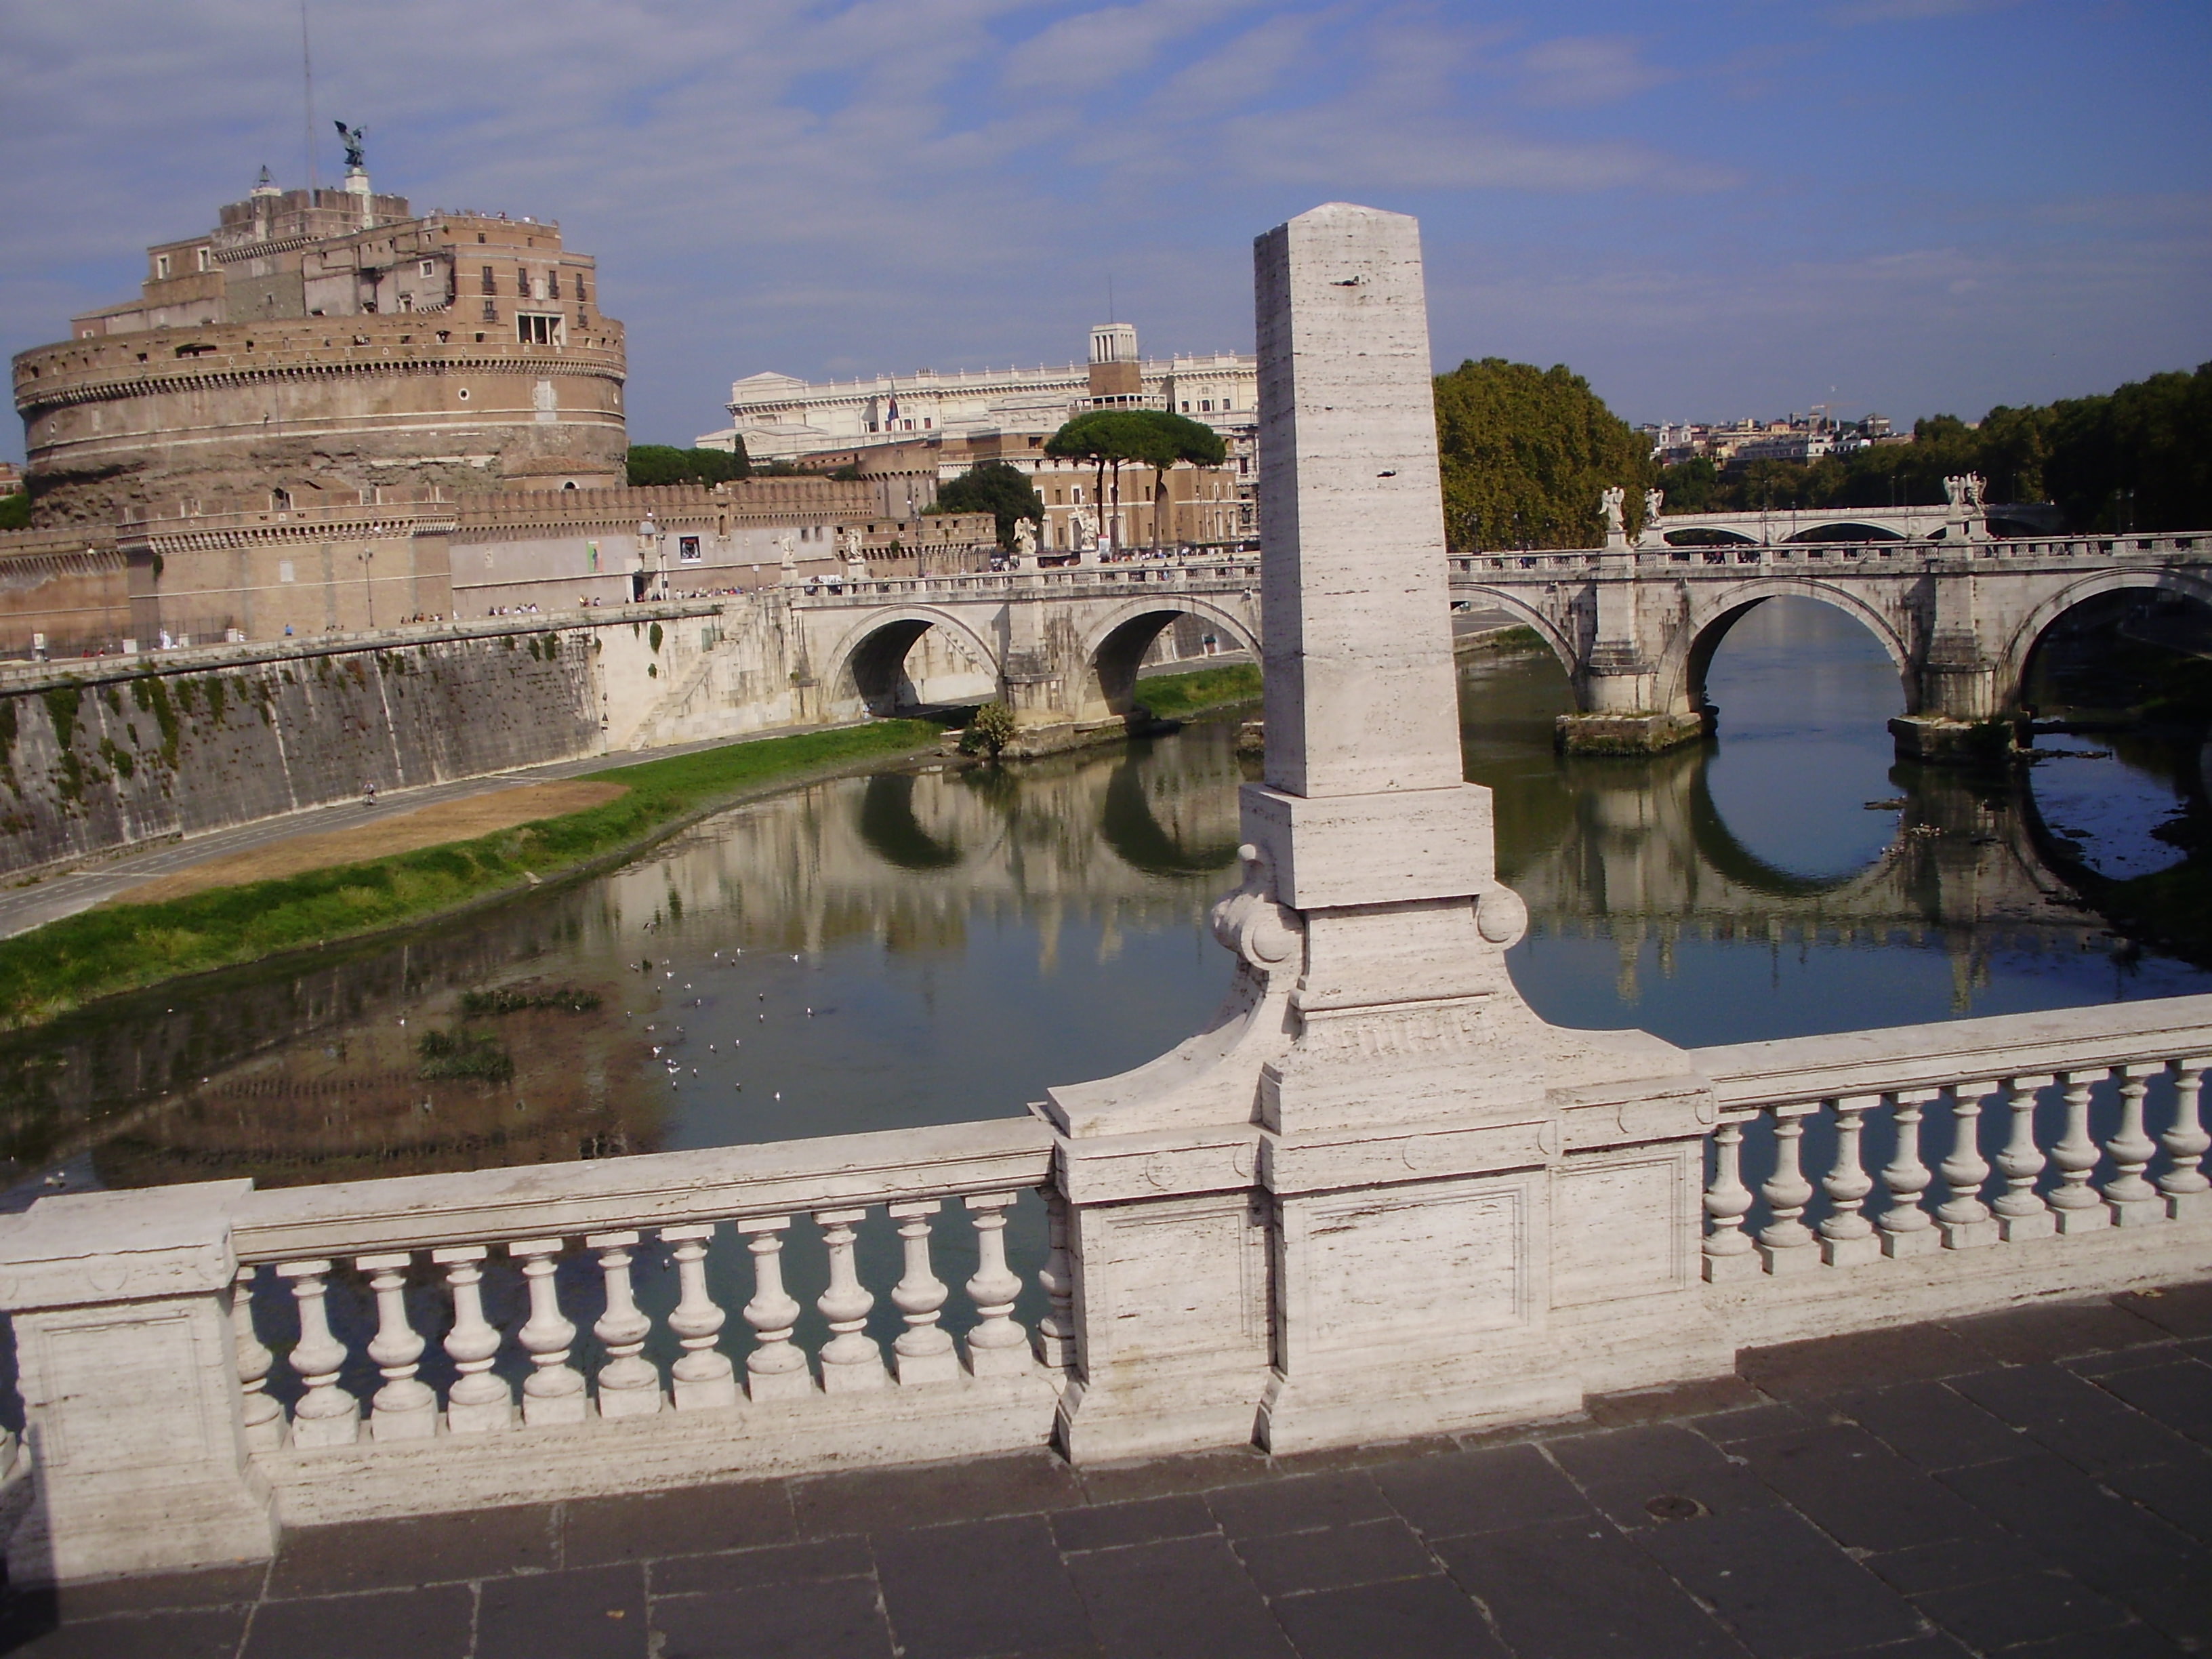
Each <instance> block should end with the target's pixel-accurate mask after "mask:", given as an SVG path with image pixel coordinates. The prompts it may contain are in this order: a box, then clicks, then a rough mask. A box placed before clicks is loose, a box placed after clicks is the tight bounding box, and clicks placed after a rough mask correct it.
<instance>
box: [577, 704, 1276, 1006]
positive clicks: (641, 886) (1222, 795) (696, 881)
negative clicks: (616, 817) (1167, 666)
mask: <svg viewBox="0 0 2212 1659" xmlns="http://www.w3.org/2000/svg"><path fill="white" fill-rule="evenodd" d="M1232 739H1233V733H1232V732H1230V731H1228V730H1226V729H1222V728H1207V727H1198V728H1194V729H1192V730H1190V731H1188V732H1185V733H1184V734H1183V736H1182V738H1178V739H1177V740H1176V745H1175V750H1174V752H1173V757H1172V761H1171V763H1170V764H1169V765H1167V766H1153V767H1147V766H1146V765H1145V764H1144V761H1145V760H1146V754H1147V750H1148V749H1149V745H1145V744H1133V745H1131V746H1129V747H1127V748H1125V749H1121V750H1085V751H1079V752H1076V753H1073V754H1069V755H1062V756H1058V757H1051V758H1048V759H1044V760H1039V761H1033V762H1030V763H1025V764H1024V766H1023V767H1022V768H1021V769H1020V770H1019V771H1018V773H1015V772H1011V771H1004V772H1002V771H1000V770H997V769H932V770H927V771H923V772H921V773H918V774H917V773H911V772H883V773H878V774H876V775H873V776H871V777H866V778H852V779H845V780H842V781H835V782H830V783H825V784H818V785H816V786H814V787H811V788H808V789H805V790H802V791H799V792H797V793H793V794H791V795H787V796H781V797H778V798H776V799H772V800H768V801H763V802H761V803H759V804H757V805H754V806H750V807H746V808H743V809H740V810H739V811H736V812H733V813H732V814H730V815H729V816H728V817H725V818H722V819H718V820H716V821H715V822H714V823H712V824H711V825H709V826H707V827H705V828H703V829H702V830H700V831H698V832H696V833H695V834H694V835H693V836H690V837H687V838H686V839H685V840H684V841H679V842H672V843H671V844H670V846H669V847H668V848H665V849H664V853H665V856H662V857H659V858H656V859H654V860H650V861H648V862H647V863H645V864H641V865H640V866H635V867H633V868H632V869H630V870H628V871H625V872H622V873H620V874H619V875H617V876H616V877H613V878H611V879H610V884H609V885H610V889H611V899H612V905H611V908H612V909H613V910H614V911H616V912H617V913H618V914H619V915H620V916H621V918H622V921H623V925H624V926H626V927H627V926H635V925H638V924H641V923H642V922H644V921H647V919H649V918H651V917H652V916H653V915H655V914H656V913H658V912H659V911H660V910H661V909H662V908H664V907H665V904H666V902H667V896H668V895H669V894H670V893H671V892H673V893H675V894H676V896H677V898H678V902H680V903H681V904H682V906H683V907H684V911H685V912H686V913H687V914H694V915H696V914H699V913H701V912H702V911H705V910H708V909H721V910H729V911H732V912H734V913H736V914H739V915H745V916H747V917H751V918H767V917H775V918H778V919H779V923H778V928H779V931H778V932H777V933H775V935H774V936H773V938H772V939H768V940H765V941H764V942H766V943H769V944H771V945H773V946H775V948H780V949H785V950H798V951H816V950H819V949H821V948H822V947H823V946H824V945H831V944H835V943H837V942H839V941H842V940H844V939H853V938H856V937H866V936H870V935H873V936H875V937H878V938H880V939H883V940H884V943H885V945H887V946H888V947H889V948H890V949H892V950H894V951H919V950H930V949H949V948H954V947H957V945H960V944H961V943H962V941H963V939H965V937H966V935H967V932H968V929H969V926H970V924H971V922H978V921H995V920H997V919H1000V918H1002V917H1005V916H1008V915H1014V914H1025V915H1031V916H1034V917H1035V918H1036V920H1037V921H1038V924H1039V928H1040V933H1041V934H1042V951H1043V954H1044V958H1045V965H1047V966H1048V965H1049V963H1050V961H1051V959H1052V957H1053V954H1054V951H1056V950H1057V948H1058V947H1057V941H1058V937H1059V933H1060V927H1061V925H1062V924H1063V923H1064V922H1075V921H1085V922H1095V923H1097V925H1098V926H1099V927H1100V930H1101V935H1102V939H1103V945H1102V948H1103V949H1105V950H1107V951H1111V950H1113V949H1114V948H1115V943H1114V942H1115V939H1116V937H1117V932H1118V929H1119V928H1120V927H1122V926H1125V925H1133V926H1142V927H1161V926H1171V925H1178V924H1182V925H1190V924H1195V923H1196V922H1198V921H1200V919H1202V918H1203V917H1204V915H1205V914H1206V910H1207V908H1209V907H1210V906H1211V905H1212V903H1213V902H1214V900H1215V899H1217V898H1218V897H1219V896H1220V894H1219V891H1218V889H1219V887H1220V884H1221V881H1222V878H1224V876H1225V873H1226V872H1228V871H1229V870H1230V869H1231V867H1232V866H1234V865H1235V863H1236V856H1237V784H1238V783H1239V782H1241V781H1243V777H1244V772H1243V767H1242V765H1241V764H1240V763H1239V762H1238V760H1237V756H1236V754H1235V751H1234V749H1233V746H1232Z"/></svg>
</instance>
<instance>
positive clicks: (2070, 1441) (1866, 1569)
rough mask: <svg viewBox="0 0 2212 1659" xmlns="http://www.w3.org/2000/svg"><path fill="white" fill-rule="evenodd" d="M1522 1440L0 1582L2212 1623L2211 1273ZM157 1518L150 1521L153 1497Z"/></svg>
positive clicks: (1886, 1625)
mask: <svg viewBox="0 0 2212 1659" xmlns="http://www.w3.org/2000/svg"><path fill="white" fill-rule="evenodd" d="M1738 1372H1739V1375H1738V1376H1737V1377H1735V1378H1734V1379H1723V1380H1721V1381H1717V1382H1715V1383H1707V1384H1704V1385H1699V1386H1696V1387H1691V1388H1686V1389H1677V1390H1672V1391H1668V1392H1665V1393H1661V1394H1656V1395H1631V1396H1620V1397H1615V1398H1613V1399H1609V1400H1600V1401H1594V1402H1592V1409H1591V1411H1590V1413H1589V1416H1587V1417H1586V1418H1582V1419H1576V1420H1574V1421H1572V1422H1568V1423H1560V1424H1553V1425H1544V1426H1542V1427H1540V1428H1536V1429H1533V1430H1528V1431H1519V1432H1516V1433H1513V1434H1504V1435H1492V1436H1486V1437H1467V1438H1463V1439H1461V1440H1453V1439H1449V1438H1444V1437H1438V1438H1437V1439H1435V1440H1433V1441H1430V1442H1425V1443H1417V1444H1410V1445H1404V1444H1401V1445H1396V1446H1385V1447H1376V1448H1368V1449H1360V1450H1357V1451H1351V1452H1341V1453H1330V1454H1325V1455H1307V1456H1301V1457H1296V1458H1286V1459H1269V1458H1267V1457H1263V1456H1261V1455H1259V1454H1258V1453H1257V1452H1234V1453H1222V1454H1217V1455H1206V1456H1197V1457H1186V1458H1174V1459H1166V1460H1161V1461H1156V1462H1145V1463H1137V1464H1130V1465H1125V1466H1120V1467H1109V1468H1095V1469H1085V1470H1080V1471H1078V1470H1072V1469H1070V1468H1067V1467H1066V1465H1065V1464H1063V1463H1061V1462H1060V1461H1058V1460H1057V1459H1056V1458H1054V1457H1053V1456H1050V1455H1047V1454H1044V1453H1042V1452H1040V1453H1037V1454H1035V1455H1021V1456H1016V1457H1009V1458H999V1459H992V1460H987V1461H983V1462H973V1463H969V1464H964V1465H943V1466H938V1467H934V1468H918V1469H908V1470H896V1471H874V1472H867V1471H855V1472H853V1473H848V1474H828V1475H821V1476H814V1477H810V1478H805V1479H793V1480H770V1481H758V1482H750V1483H746V1484H743V1485H731V1486H712V1487H702V1488H695V1489H691V1490H688V1491H683V1492H668V1493H665V1494H661V1495H658V1496H653V1497H646V1498H617V1499H605V1500H597V1501H592V1502H588V1503H572V1504H554V1505H538V1506H533V1507H525V1508H518V1509H509V1510H489V1511H483V1512H479V1513H477V1514H473V1515H468V1516H454V1517H448V1518H433V1519H422V1520H412V1521H397V1522H374V1523H367V1524H361V1525H354V1526H344V1527H329V1528H315V1529H313V1530H295V1531H294V1532H293V1533H291V1534H289V1535H288V1536H287V1538H286V1540H285V1542H284V1547H283V1553H281V1554H280V1555H279V1557H278V1558H277V1559H276V1562H275V1563H274V1565H271V1566H267V1567H256V1568H253V1569H251V1570H246V1571H216V1572H210V1573H204V1574H197V1575H193V1576H191V1577H181V1578H163V1579H126V1580H119V1581H115V1582H112V1583H106V1584H102V1585H95V1586H87V1587H83V1588H79V1589H70V1590H67V1591H64V1592H63V1593H62V1594H61V1595H59V1596H58V1597H57V1596H56V1595H53V1594H52V1593H45V1594H32V1595H11V1596H9V1598H8V1599H7V1600H6V1601H4V1602H0V1652H9V1653H21V1654H28V1655H40V1656H58V1655H94V1654H96V1655H100V1656H103V1659H131V1656H139V1655H144V1656H159V1659H197V1656H201V1655H209V1656H214V1655H222V1656H247V1659H263V1656H271V1659H275V1656H286V1659H294V1656H310V1659H353V1656H373V1659H447V1656H452V1659H464V1656H470V1659H507V1656H529V1659H631V1656H635V1659H647V1656H650V1659H708V1656H724V1655H726V1656H747V1659H750V1656H791V1659H843V1656H848V1655H850V1656H862V1655H865V1656H870V1659H895V1656H896V1659H987V1656H1003V1659H1045V1656H1068V1659H1073V1656H1099V1659H1124V1656H1127V1659H1135V1656H1162V1659H1183V1656H1189V1659H1244V1656H1255V1659H1257V1656H1270V1659H1395V1656H1401V1655H1402V1656H1422V1659H1426V1656H1443V1655H1466V1656H1475V1659H1492V1656H1518V1659H1584V1656H1589V1659H1613V1656H1618V1659H1677V1656H1680V1659H1705V1656H1723V1655H1728V1656H1738V1659H1741V1656H1745V1655H1751V1656H1756V1659H1799V1656H1803V1659H1814V1656H1821V1659H1847V1656H1848V1659H1874V1656H1877V1655H1879V1656H1881V1659H1939V1656H1949V1659H1958V1656H1961V1655H1966V1654H2004V1655H2007V1656H2017V1659H2031V1656H2032V1659H2149V1656H2153V1655H2172V1654H2182V1653H2193V1652H2207V1651H2212V1282H2206V1283H2202V1284H2197V1285H2189V1286H2185V1287H2180V1288H2177V1289H2174V1290H2171V1291H2166V1292H2164V1293H2162V1294H2155V1293H2154V1294H2144V1295H2128V1296H2121V1297H2112V1298H2109V1299H2106V1300H2101V1301H2096V1302H2091V1303H2084V1304H2067V1305H2045V1306H2039V1307H2033V1308H2027V1309H2023V1310H2015V1311H2011V1312H2008V1313H2002V1314H1996V1315H1989V1316H1981V1317H1978V1318H1974V1319H1968V1320H1959V1321H1951V1322H1944V1323H1942V1324H1931V1325H1921V1326H1912V1327H1905V1328H1895V1329H1892V1330H1888V1331H1885V1332H1881V1333H1877V1334H1871V1335H1866V1336H1857V1337H1845V1338H1833V1339H1828V1340H1822V1341H1818V1342H1806V1343H1797V1344H1793V1345H1791V1346H1788V1347H1782V1348H1771V1349H1765V1350H1754V1351H1747V1352H1746V1353H1745V1354H1744V1355H1742V1356H1741V1361H1740V1364H1739V1366H1738ZM149 1524H156V1525H157V1524H159V1522H158V1519H157V1518H155V1517H149Z"/></svg>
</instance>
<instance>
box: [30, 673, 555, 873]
mask: <svg viewBox="0 0 2212 1659" xmlns="http://www.w3.org/2000/svg"><path fill="white" fill-rule="evenodd" d="M556 641H557V643H556ZM549 644H551V645H552V648H548V647H549ZM529 645H530V647H531V648H529V649H520V648H516V647H515V646H514V644H513V641H511V640H510V639H508V638H504V637H497V636H495V637H492V638H480V639H460V640H438V641H428V642H425V643H422V644H413V645H406V646H401V647H393V648H389V649H384V650H374V649H365V650H361V651H348V652H341V653H327V654H319V655H301V656H298V657H293V658H287V659H282V660H278V661H260V662H251V663H242V664H239V665H234V666H230V667H226V668H221V669H201V670H197V671H177V672H165V671H161V670H160V669H158V668H154V667H150V666H149V667H147V668H143V669H140V670H138V671H135V672H107V671H105V670H106V664H102V665H101V666H102V669H103V672H101V673H100V674H97V675H95V674H93V673H86V674H83V675H81V676H68V677H64V678H58V679H57V680H56V681H55V682H54V683H52V684H48V685H46V686H44V687H42V688H40V689H38V690H26V691H19V692H13V693H9V694H6V695H4V696H0V873H7V872H15V871H20V870H27V869H31V868H34V867H36V866H40V865H44V864H48V863H51V862H52V861H53V860H58V859H66V858H73V857H80V856H82V855H84V854H89V853H95V852H99V851H100V850H101V849H103V848H111V847H116V846H121V845H125V844H127V843H129V842H138V841H145V840H148V839H150V838H154V837H157V836H166V835H173V834H178V833H184V834H188V835H189V834H195V833H197V832H199V831H202V830H207V829H222V828H223V827H225V826H226V825H229V824H234V823H249V822H251V821H252V820H253V819H256V818H264V817H270V816H271V815H273V814H275V813H278V812H289V811H297V810H298V809H300V808H301V807H307V806H320V805H328V804H330V803H331V802H335V801H342V800H345V799H358V798H359V797H360V795H361V793H362V787H363V786H364V785H365V784H368V783H370V782H374V784H375V785H376V787H378V788H379V789H396V788H399V787H408V786H413V785H416V784H424V783H435V782H439V781H444V780H446V779H449V778H464V777H473V776H476V775H479V774H482V773H485V772H494V771H499V770H501V769H505V768H507V767H513V766H527V765H532V764H535V763H542V762H545V761H553V760H564V759H568V758H569V757H574V756H579V755H587V754H590V753H592V751H593V750H595V749H597V747H598V746H599V693H598V689H597V687H596V685H595V684H594V682H593V679H592V667H591V659H592V653H591V651H590V649H589V645H588V641H587V640H586V637H585V636H584V635H583V634H582V633H581V632H579V633H578V635H577V636H576V638H575V639H574V641H573V642H571V641H567V640H565V639H562V637H561V636H559V635H550V634H549V635H544V636H543V637H542V638H540V637H532V639H531V640H530V641H529Z"/></svg>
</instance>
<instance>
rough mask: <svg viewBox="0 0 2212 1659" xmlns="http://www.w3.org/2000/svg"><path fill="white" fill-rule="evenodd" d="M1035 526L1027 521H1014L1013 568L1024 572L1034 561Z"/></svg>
mask: <svg viewBox="0 0 2212 1659" xmlns="http://www.w3.org/2000/svg"><path fill="white" fill-rule="evenodd" d="M1036 550H1037V538H1036V526H1035V525H1034V524H1031V523H1030V521H1029V520H1027V519H1017V520H1014V568H1015V569H1017V570H1026V569H1028V568H1030V565H1031V564H1032V563H1034V562H1036Z"/></svg>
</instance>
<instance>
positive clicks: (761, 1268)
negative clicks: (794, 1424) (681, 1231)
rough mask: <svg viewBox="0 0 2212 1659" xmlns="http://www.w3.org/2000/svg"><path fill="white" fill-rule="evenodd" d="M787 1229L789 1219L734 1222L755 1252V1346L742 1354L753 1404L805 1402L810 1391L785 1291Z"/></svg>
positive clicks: (749, 1310) (794, 1308)
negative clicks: (784, 1401) (785, 1232)
mask: <svg viewBox="0 0 2212 1659" xmlns="http://www.w3.org/2000/svg"><path fill="white" fill-rule="evenodd" d="M790 1225H791V1218H790V1217H789V1216H787V1215H769V1216H755V1217H752V1218H750V1219H746V1220H740V1221H739V1222H738V1231H739V1232H741V1233H744V1234H745V1235H747V1237H748V1238H749V1240H750V1243H748V1244H747V1246H746V1248H747V1249H750V1251H751V1252H752V1254H753V1299H752V1300H751V1301H750V1302H748V1303H746V1304H745V1323H746V1324H748V1325H750V1326H751V1327H752V1328H753V1335H754V1337H755V1339H756V1346H755V1347H754V1348H753V1351H752V1352H750V1353H749V1354H747V1355H746V1356H745V1391H746V1392H747V1393H749V1394H750V1395H752V1397H753V1398H754V1399H755V1400H803V1399H805V1397H806V1396H807V1395H811V1394H812V1393H813V1392H814V1378H813V1376H811V1374H810V1373H809V1372H808V1370H807V1369H806V1355H805V1352H804V1351H803V1350H801V1349H800V1347H799V1345H798V1344H797V1343H796V1342H793V1340H791V1328H792V1326H793V1324H794V1323H795V1322H797V1321H798V1318H799V1304H798V1302H797V1301H795V1300H794V1299H793V1297H792V1295H791V1293H790V1292H789V1291H787V1290H785V1289H784V1288H783V1234H784V1230H785V1229H786V1228H787V1227H789V1226H790Z"/></svg>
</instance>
